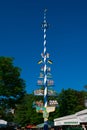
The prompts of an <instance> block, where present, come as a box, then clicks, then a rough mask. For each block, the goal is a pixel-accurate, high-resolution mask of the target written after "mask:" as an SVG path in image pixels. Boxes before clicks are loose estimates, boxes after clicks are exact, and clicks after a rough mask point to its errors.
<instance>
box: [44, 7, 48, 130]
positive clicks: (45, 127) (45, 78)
mask: <svg viewBox="0 0 87 130" xmlns="http://www.w3.org/2000/svg"><path fill="white" fill-rule="evenodd" d="M46 12H47V9H45V10H44V22H43V30H44V52H43V54H44V107H45V108H46V107H47V94H48V92H47V91H48V90H47V89H48V88H47V52H46V30H47V27H48V24H47V21H46ZM44 130H48V121H47V120H45V118H44Z"/></svg>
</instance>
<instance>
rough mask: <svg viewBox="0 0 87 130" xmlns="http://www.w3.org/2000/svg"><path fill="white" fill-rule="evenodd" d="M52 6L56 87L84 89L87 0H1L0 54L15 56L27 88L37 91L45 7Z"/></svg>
mask: <svg viewBox="0 0 87 130" xmlns="http://www.w3.org/2000/svg"><path fill="white" fill-rule="evenodd" d="M44 8H47V9H48V12H47V21H48V23H49V24H50V27H49V29H48V30H47V51H48V53H50V59H51V60H52V61H53V64H52V66H51V69H52V71H51V73H52V75H53V80H54V82H55V86H54V89H55V90H56V91H57V92H60V91H61V89H63V88H64V89H67V88H73V89H76V90H84V88H83V87H84V85H86V84H87V1H86V0H3V1H0V56H9V57H14V58H15V60H14V64H15V65H16V66H18V67H20V68H21V69H22V73H21V77H22V78H23V79H24V80H25V82H26V90H27V92H28V93H31V92H32V91H33V90H36V89H37V88H38V86H37V85H36V83H37V80H38V77H39V73H40V66H39V65H38V64H37V61H38V60H39V59H40V58H41V57H40V54H41V52H43V31H42V30H41V23H42V22H43V10H44Z"/></svg>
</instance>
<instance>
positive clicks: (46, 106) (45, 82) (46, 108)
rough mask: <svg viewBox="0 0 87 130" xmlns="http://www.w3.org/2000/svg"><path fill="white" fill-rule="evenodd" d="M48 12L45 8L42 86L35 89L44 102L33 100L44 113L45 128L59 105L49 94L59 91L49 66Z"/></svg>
mask: <svg viewBox="0 0 87 130" xmlns="http://www.w3.org/2000/svg"><path fill="white" fill-rule="evenodd" d="M46 13H47V9H45V10H44V21H43V23H42V29H43V32H44V42H43V53H41V58H42V59H41V60H40V61H39V62H38V64H42V66H41V70H40V77H39V80H38V82H37V84H38V85H39V86H41V88H40V89H38V90H35V91H34V95H35V96H44V103H43V101H41V100H40V101H36V102H33V107H35V108H36V111H37V112H39V113H43V118H44V130H48V117H49V113H50V112H53V111H55V108H56V106H57V105H58V102H57V101H56V100H49V101H48V96H56V95H57V93H56V92H55V91H54V90H53V89H52V86H53V85H54V81H53V80H52V75H51V73H50V72H51V68H50V66H49V64H52V61H51V60H50V59H49V53H47V49H46V43H47V41H46V31H47V29H48V27H49V25H48V23H47V20H46Z"/></svg>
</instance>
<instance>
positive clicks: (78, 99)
mask: <svg viewBox="0 0 87 130" xmlns="http://www.w3.org/2000/svg"><path fill="white" fill-rule="evenodd" d="M84 97H85V92H84V91H76V90H73V89H70V88H69V89H67V90H64V89H63V90H62V92H61V93H60V94H59V99H58V102H59V110H58V116H66V115H70V114H74V113H75V112H77V111H80V110H82V109H84V108H85V107H84Z"/></svg>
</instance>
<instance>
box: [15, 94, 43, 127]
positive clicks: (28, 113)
mask: <svg viewBox="0 0 87 130" xmlns="http://www.w3.org/2000/svg"><path fill="white" fill-rule="evenodd" d="M35 100H36V99H35V97H34V96H33V95H32V94H26V95H25V97H24V99H23V100H22V101H21V104H19V105H18V106H17V108H16V113H15V119H14V121H15V122H18V123H20V124H21V125H23V126H24V125H26V124H39V123H42V122H43V118H42V114H40V113H37V112H36V110H35V108H32V104H33V101H35Z"/></svg>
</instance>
